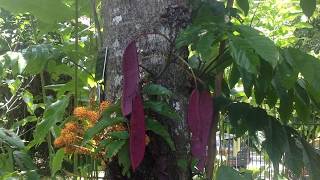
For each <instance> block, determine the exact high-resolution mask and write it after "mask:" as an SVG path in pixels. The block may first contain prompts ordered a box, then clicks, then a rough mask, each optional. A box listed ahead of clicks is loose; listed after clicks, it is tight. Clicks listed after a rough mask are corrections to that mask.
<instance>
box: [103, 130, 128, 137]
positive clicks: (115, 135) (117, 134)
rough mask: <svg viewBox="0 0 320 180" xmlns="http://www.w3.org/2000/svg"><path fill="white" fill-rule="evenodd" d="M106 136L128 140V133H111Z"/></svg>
mask: <svg viewBox="0 0 320 180" xmlns="http://www.w3.org/2000/svg"><path fill="white" fill-rule="evenodd" d="M108 135H109V136H110V137H111V138H113V139H129V133H128V131H113V132H110V133H109V134H108Z"/></svg>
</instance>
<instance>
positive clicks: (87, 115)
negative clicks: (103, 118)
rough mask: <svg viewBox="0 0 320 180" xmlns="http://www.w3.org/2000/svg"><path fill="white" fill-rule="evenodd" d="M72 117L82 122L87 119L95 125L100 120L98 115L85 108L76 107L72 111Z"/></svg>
mask: <svg viewBox="0 0 320 180" xmlns="http://www.w3.org/2000/svg"><path fill="white" fill-rule="evenodd" d="M73 115H74V116H75V117H77V118H79V119H82V120H83V119H88V120H89V121H90V122H91V123H93V124H95V123H96V122H97V121H98V120H99V118H100V114H99V113H97V112H95V111H92V110H89V109H87V108H85V107H76V108H75V109H74V111H73Z"/></svg>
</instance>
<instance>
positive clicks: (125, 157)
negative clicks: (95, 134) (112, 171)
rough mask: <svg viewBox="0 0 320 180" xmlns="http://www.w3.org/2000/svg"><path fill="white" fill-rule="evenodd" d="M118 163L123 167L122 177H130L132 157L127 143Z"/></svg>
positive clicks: (120, 153)
mask: <svg viewBox="0 0 320 180" xmlns="http://www.w3.org/2000/svg"><path fill="white" fill-rule="evenodd" d="M118 162H119V165H120V166H121V167H122V175H127V176H128V177H129V176H130V171H129V170H130V167H131V162H130V156H129V143H126V144H125V145H123V146H122V148H121V149H120V151H119V153H118Z"/></svg>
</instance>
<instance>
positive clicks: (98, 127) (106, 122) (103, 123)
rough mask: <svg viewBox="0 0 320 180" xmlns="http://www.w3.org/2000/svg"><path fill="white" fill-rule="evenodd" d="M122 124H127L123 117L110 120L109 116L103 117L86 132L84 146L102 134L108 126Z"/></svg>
mask: <svg viewBox="0 0 320 180" xmlns="http://www.w3.org/2000/svg"><path fill="white" fill-rule="evenodd" d="M121 122H125V120H124V118H123V117H115V118H110V117H107V116H102V118H101V119H100V120H99V121H98V122H97V123H96V124H95V125H94V126H93V127H92V128H90V129H88V130H87V131H86V132H85V134H84V136H83V141H82V144H85V143H87V142H88V141H89V140H90V139H92V138H93V137H94V136H95V135H96V134H98V133H100V132H101V131H102V130H103V129H105V128H107V127H108V126H112V125H114V124H118V123H121Z"/></svg>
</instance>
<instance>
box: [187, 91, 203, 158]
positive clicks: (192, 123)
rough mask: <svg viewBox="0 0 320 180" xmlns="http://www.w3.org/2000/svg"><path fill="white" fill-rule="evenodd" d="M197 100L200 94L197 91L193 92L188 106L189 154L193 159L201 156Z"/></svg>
mask: <svg viewBox="0 0 320 180" xmlns="http://www.w3.org/2000/svg"><path fill="white" fill-rule="evenodd" d="M199 98H200V93H199V91H198V90H197V89H195V90H193V91H192V93H191V95H190V98H189V105H188V118H187V122H188V126H189V129H190V131H191V135H192V137H191V153H192V155H193V156H195V157H199V155H200V154H201V148H202V146H201V143H200V132H199V124H200V112H199V102H200V101H199Z"/></svg>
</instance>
